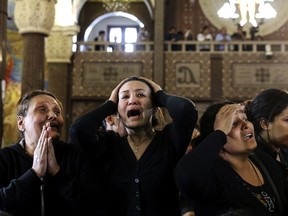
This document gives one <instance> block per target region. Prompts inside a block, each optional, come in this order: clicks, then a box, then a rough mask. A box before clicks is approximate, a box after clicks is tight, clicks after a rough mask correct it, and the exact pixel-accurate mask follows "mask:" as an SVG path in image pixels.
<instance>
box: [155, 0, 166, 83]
mask: <svg viewBox="0 0 288 216" xmlns="http://www.w3.org/2000/svg"><path fill="white" fill-rule="evenodd" d="M164 5H165V1H164V0H157V1H155V10H154V16H155V17H154V20H155V24H154V35H155V36H154V77H153V78H154V81H155V82H156V83H158V84H159V85H160V86H163V87H164V36H163V35H164Z"/></svg>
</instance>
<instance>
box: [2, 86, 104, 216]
mask: <svg viewBox="0 0 288 216" xmlns="http://www.w3.org/2000/svg"><path fill="white" fill-rule="evenodd" d="M17 116H18V117H17V125H18V129H19V131H20V135H21V138H22V139H21V140H20V141H19V142H17V143H15V144H14V145H11V146H9V147H5V148H2V149H1V150H0V211H3V212H7V213H9V214H11V215H13V216H18V215H21V216H22V215H29V216H40V215H45V216H52V215H53V216H54V215H71V216H73V215H75V216H76V215H77V216H79V215H94V212H95V210H97V207H96V206H97V203H96V202H97V198H96V197H97V193H98V186H97V184H96V182H97V181H96V180H97V179H96V178H95V176H94V173H92V170H91V169H90V164H89V161H88V160H86V159H85V158H86V157H84V156H85V155H84V154H83V153H82V152H81V151H80V149H78V148H75V146H73V145H68V144H67V143H65V142H63V141H61V140H60V136H61V132H62V127H63V115H62V105H61V103H60V101H58V99H57V98H56V97H55V96H54V95H53V94H52V93H50V92H48V91H43V90H33V91H31V92H28V93H27V94H25V95H23V97H21V98H20V99H19V101H18V103H17ZM99 190H100V189H99ZM92 203H93V205H92ZM94 207H95V209H94Z"/></svg>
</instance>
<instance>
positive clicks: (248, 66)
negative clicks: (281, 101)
mask: <svg viewBox="0 0 288 216" xmlns="http://www.w3.org/2000/svg"><path fill="white" fill-rule="evenodd" d="M287 67H288V58H287V54H283V53H276V54H274V55H273V57H272V59H266V56H265V54H264V53H246V54H242V55H239V54H232V53H231V54H226V55H223V82H222V91H223V97H224V98H228V99H240V100H243V99H245V98H246V99H249V98H252V97H254V96H255V94H256V93H257V92H259V91H260V90H261V89H264V88H273V87H275V88H287V86H288V73H287Z"/></svg>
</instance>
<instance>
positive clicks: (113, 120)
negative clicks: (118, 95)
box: [103, 114, 127, 136]
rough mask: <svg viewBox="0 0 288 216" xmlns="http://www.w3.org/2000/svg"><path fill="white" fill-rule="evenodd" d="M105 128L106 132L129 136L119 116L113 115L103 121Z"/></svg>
mask: <svg viewBox="0 0 288 216" xmlns="http://www.w3.org/2000/svg"><path fill="white" fill-rule="evenodd" d="M103 128H104V130H106V131H114V132H116V133H118V134H119V135H120V136H125V135H127V131H126V128H125V126H124V125H123V124H122V122H121V121H120V117H119V114H111V115H109V116H107V117H106V118H105V119H104V120H103Z"/></svg>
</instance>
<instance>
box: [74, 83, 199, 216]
mask: <svg viewBox="0 0 288 216" xmlns="http://www.w3.org/2000/svg"><path fill="white" fill-rule="evenodd" d="M157 106H159V107H165V108H167V110H168V112H169V114H170V116H171V118H172V119H173V122H172V123H170V124H167V125H166V126H165V127H164V128H163V129H162V130H161V131H158V130H154V127H153V125H154V116H155V112H156V111H157ZM115 112H118V114H119V120H120V121H121V123H122V124H123V125H124V126H125V128H126V131H127V134H128V135H126V136H123V137H121V136H120V135H119V134H117V133H115V132H114V131H101V130H99V127H100V125H101V122H102V121H103V120H104V118H105V117H107V116H109V115H111V114H113V113H115ZM196 121H197V111H196V109H195V106H194V104H193V103H192V101H190V100H188V99H186V98H183V97H179V96H174V95H169V94H167V93H165V92H164V91H163V90H162V89H161V87H160V86H159V85H157V84H156V83H154V82H153V81H151V80H149V79H146V78H144V77H131V78H127V79H125V80H123V81H122V82H121V83H120V84H119V85H118V86H117V87H116V88H115V89H114V90H113V91H112V93H111V96H110V98H109V100H108V101H106V102H105V103H104V104H102V105H101V106H99V107H97V108H96V109H95V110H93V111H92V112H90V113H87V114H85V115H84V116H82V117H80V119H78V120H77V121H76V122H75V123H74V124H73V125H72V128H71V133H70V135H71V138H72V141H74V142H76V143H78V144H79V145H80V146H81V147H82V148H83V149H84V150H85V151H86V152H87V153H89V154H90V156H91V158H92V160H93V162H94V164H95V166H97V167H100V168H99V170H100V169H101V171H99V172H100V173H99V175H101V176H103V187H104V188H105V195H106V200H105V203H106V213H107V215H109V216H110V215H111V216H112V215H119V216H135V215H141V216H167V215H173V216H176V215H180V208H179V204H178V190H177V188H176V185H175V182H174V178H173V170H174V167H175V165H176V163H177V162H178V160H179V159H180V158H181V157H182V156H183V155H184V154H185V151H186V149H187V146H188V144H189V142H190V139H191V134H192V131H193V129H194V127H195V124H196Z"/></svg>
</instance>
